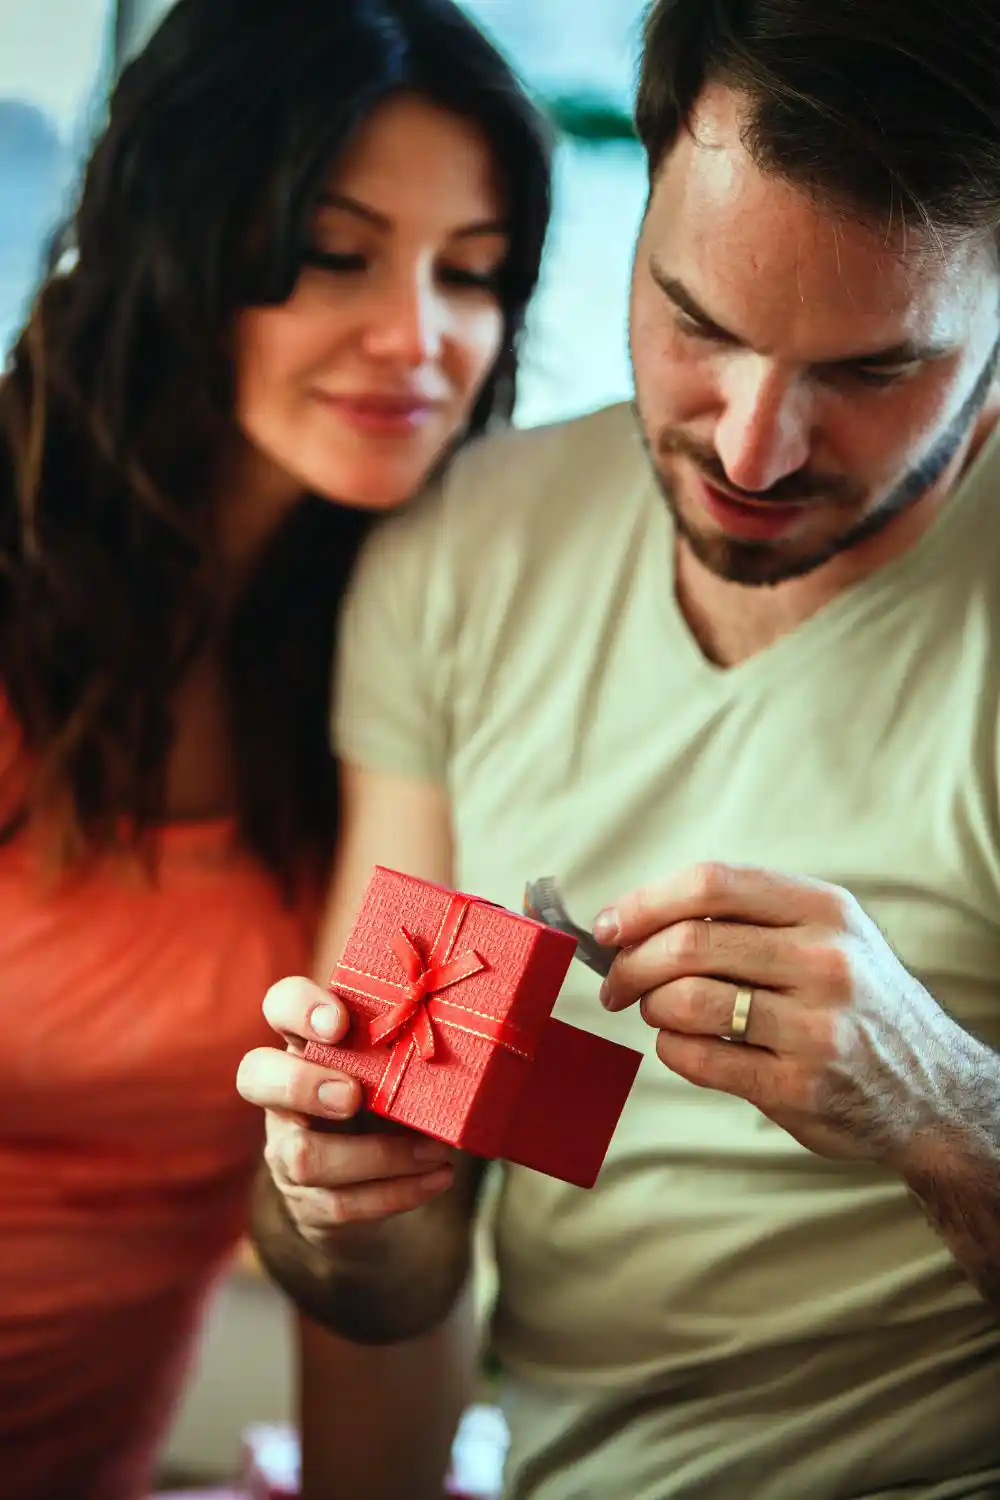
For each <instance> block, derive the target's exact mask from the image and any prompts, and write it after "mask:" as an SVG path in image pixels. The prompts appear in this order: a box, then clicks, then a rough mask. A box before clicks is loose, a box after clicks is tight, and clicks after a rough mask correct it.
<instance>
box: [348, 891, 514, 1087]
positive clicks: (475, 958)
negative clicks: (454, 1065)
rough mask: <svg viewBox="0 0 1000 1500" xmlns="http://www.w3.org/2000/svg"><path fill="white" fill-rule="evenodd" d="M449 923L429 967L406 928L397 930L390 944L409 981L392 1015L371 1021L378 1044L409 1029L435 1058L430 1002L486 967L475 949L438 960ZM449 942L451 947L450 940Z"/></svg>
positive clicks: (420, 1048)
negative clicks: (474, 951) (442, 961)
mask: <svg viewBox="0 0 1000 1500" xmlns="http://www.w3.org/2000/svg"><path fill="white" fill-rule="evenodd" d="M462 915H464V912H463V913H462ZM448 925H449V924H448V923H447V919H446V921H445V923H444V924H443V925H442V930H441V932H439V933H438V936H437V940H436V941H435V944H434V948H433V949H432V950H431V955H430V958H429V959H428V961H427V966H426V967H425V966H424V962H423V960H422V958H421V957H420V954H419V953H418V952H417V950H416V948H415V947H414V946H413V939H412V938H411V937H410V934H409V933H408V932H407V931H406V930H405V928H402V927H401V928H400V929H399V931H398V932H396V933H393V936H392V940H391V942H390V943H389V947H390V948H391V949H392V951H393V953H394V954H395V955H396V957H397V958H398V959H399V962H400V963H401V964H402V966H403V970H404V972H405V974H406V977H407V979H408V980H409V983H408V984H407V986H406V990H405V992H404V995H403V999H402V1000H401V1001H400V1003H399V1004H398V1005H394V1006H393V1008H392V1010H390V1011H389V1013H388V1015H385V1016H382V1017H381V1019H380V1020H377V1021H372V1022H371V1024H370V1026H369V1030H368V1035H369V1036H370V1037H371V1040H372V1042H373V1043H374V1044H375V1045H376V1046H377V1045H378V1044H379V1042H394V1041H396V1039H397V1038H398V1037H401V1036H402V1035H403V1033H404V1032H405V1031H406V1030H407V1029H409V1031H410V1032H411V1034H412V1036H413V1040H414V1042H415V1043H416V1046H417V1051H418V1052H419V1053H420V1056H421V1057H422V1058H423V1060H424V1062H433V1060H434V1026H433V1024H432V1022H431V1016H430V1011H429V1009H428V1002H429V1001H430V1000H431V998H432V997H433V996H434V995H437V994H439V993H440V992H441V990H447V989H450V988H451V986H452V985H453V984H460V983H461V981H462V980H463V979H469V978H471V976H472V975H473V974H479V973H481V972H482V971H483V969H485V968H486V965H485V964H484V963H483V961H482V959H481V958H480V957H479V954H478V953H473V952H472V951H471V950H470V951H469V952H468V953H462V954H460V955H459V957H458V958H453V959H450V960H449V961H448V962H447V963H440V962H439V961H437V960H438V955H437V952H436V949H437V948H439V947H440V946H441V937H442V934H443V933H446V932H447V927H448ZM448 946H449V947H450V942H449V943H448Z"/></svg>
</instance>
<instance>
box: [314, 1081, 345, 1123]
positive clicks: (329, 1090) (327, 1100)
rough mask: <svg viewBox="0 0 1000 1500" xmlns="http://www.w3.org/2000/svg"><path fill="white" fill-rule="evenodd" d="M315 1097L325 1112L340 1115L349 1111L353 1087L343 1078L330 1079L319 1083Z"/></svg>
mask: <svg viewBox="0 0 1000 1500" xmlns="http://www.w3.org/2000/svg"><path fill="white" fill-rule="evenodd" d="M316 1097H317V1099H318V1100H319V1102H320V1104H322V1106H323V1108H324V1109H325V1110H328V1111H329V1113H330V1114H332V1115H342V1114H343V1113H344V1111H345V1110H346V1109H350V1107H351V1104H352V1102H353V1099H354V1085H353V1084H350V1083H348V1082H347V1081H346V1080H345V1079H343V1078H331V1079H328V1080H327V1082H326V1083H321V1084H320V1086H319V1088H318V1089H317V1090H316Z"/></svg>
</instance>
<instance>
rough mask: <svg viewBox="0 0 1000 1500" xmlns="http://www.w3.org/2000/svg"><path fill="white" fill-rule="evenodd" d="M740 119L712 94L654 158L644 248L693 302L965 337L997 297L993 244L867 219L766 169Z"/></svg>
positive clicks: (763, 316) (758, 315) (726, 97)
mask: <svg viewBox="0 0 1000 1500" xmlns="http://www.w3.org/2000/svg"><path fill="white" fill-rule="evenodd" d="M709 106H711V107H709ZM744 118H745V116H744V115H743V114H742V113H741V110H740V108H739V105H738V102H737V101H736V100H734V96H733V95H732V93H731V91H722V93H721V94H719V93H718V91H711V92H710V93H709V94H708V95H707V104H706V106H705V107H704V108H702V109H700V110H699V111H698V112H697V113H696V115H695V117H694V119H693V121H692V128H691V130H690V132H683V133H682V135H681V137H680V138H679V139H678V141H677V143H676V145H675V146H674V148H673V150H672V151H671V152H670V153H669V154H668V156H667V157H666V158H665V160H664V162H663V164H662V166H661V169H660V172H659V174H658V176H657V179H656V182H655V183H654V186H653V190H652V194H651V199H650V205H649V217H648V222H647V233H646V245H647V247H648V250H649V251H650V252H651V253H652V254H654V255H655V256H656V257H657V259H658V261H659V262H660V263H661V264H662V265H663V266H664V268H665V269H666V270H667V273H668V274H669V275H670V276H675V277H678V278H679V279H681V280H683V281H684V282H685V284H687V283H688V282H689V281H690V280H691V279H692V278H693V279H694V281H695V282H696V283H697V285H696V286H693V287H691V290H693V291H694V293H695V296H696V297H698V300H699V301H701V300H702V299H703V298H704V297H706V296H707V297H709V298H713V297H714V298H716V299H718V300H719V301H721V302H722V303H723V304H724V305H723V306H721V307H719V308H717V309H713V312H714V314H715V316H716V317H718V318H719V320H720V321H722V320H723V319H724V317H725V316H729V317H730V318H731V317H732V316H733V314H734V313H735V314H737V315H738V316H743V315H744V313H745V314H746V315H749V316H750V317H752V318H755V319H759V320H760V321H761V323H762V324H763V325H764V326H766V325H767V324H769V323H770V322H771V320H772V319H773V318H774V317H775V316H776V315H781V316H782V317H783V318H784V319H787V318H788V317H789V316H790V315H792V316H793V321H796V322H800V323H801V322H802V321H803V320H804V319H806V318H808V317H809V316H810V315H812V316H814V317H817V318H819V319H821V320H822V321H824V322H827V321H828V322H830V323H831V324H833V325H836V324H837V323H846V324H847V325H849V326H851V328H852V332H853V333H854V334H855V335H857V334H858V333H859V332H861V331H862V329H863V328H864V327H865V325H868V326H869V332H870V333H871V334H872V335H873V336H877V335H879V334H880V333H882V332H883V331H884V332H887V333H888V332H893V331H899V332H905V333H906V334H908V335H914V336H916V335H919V336H920V337H921V338H922V339H926V340H928V341H931V340H933V341H942V340H943V341H947V340H950V339H955V338H961V336H962V328H963V326H964V325H965V324H966V323H967V322H968V320H969V318H970V317H971V316H973V315H975V313H976V312H977V311H978V309H979V308H980V307H981V305H982V301H983V296H984V294H986V293H988V292H989V290H990V287H991V286H992V289H993V295H994V296H995V295H996V284H997V280H998V277H997V270H996V259H995V254H994V253H993V252H992V250H991V248H990V247H987V246H986V245H985V243H984V242H983V241H982V240H973V239H972V238H967V239H965V240H962V241H954V240H953V241H948V240H942V239H941V238H940V237H936V236H934V235H933V234H932V233H931V232H929V231H916V230H914V229H912V228H910V227H909V226H905V225H903V224H901V223H896V224H892V223H889V222H887V223H886V224H885V225H882V226H877V225H871V224H867V223H864V222H861V221H860V220H858V219H855V218H851V217H848V216H847V215H845V214H844V213H842V212H840V211H839V210H838V209H836V208H834V207H832V206H829V205H826V204H824V203H822V202H820V201H819V200H818V199H817V198H815V197H813V196H811V195H810V194H808V193H807V192H806V191H804V190H803V189H801V188H799V187H797V186H795V185H793V184H791V183H789V182H787V181H785V180H783V179H782V178H780V177H777V176H775V175H774V174H772V173H764V172H762V171H761V170H760V169H759V168H758V167H757V166H756V164H755V163H754V162H753V160H752V159H751V157H750V156H749V154H748V152H747V151H746V149H745V147H744V145H743V142H742V126H743V120H744ZM744 304H746V306H745V308H744Z"/></svg>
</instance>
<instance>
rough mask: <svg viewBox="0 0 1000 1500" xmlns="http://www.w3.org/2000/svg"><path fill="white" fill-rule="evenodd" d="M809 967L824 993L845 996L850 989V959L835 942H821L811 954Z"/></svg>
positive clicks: (832, 995) (833, 996) (831, 995)
mask: <svg viewBox="0 0 1000 1500" xmlns="http://www.w3.org/2000/svg"><path fill="white" fill-rule="evenodd" d="M810 963H811V968H812V971H813V974H814V975H815V977H816V979H817V980H818V981H819V983H820V985H821V986H822V989H823V992H824V994H825V995H827V996H829V997H830V998H832V999H837V1000H839V999H843V998H846V997H847V995H848V994H849V993H850V989H851V960H850V957H849V955H848V954H847V952H846V951H845V950H844V949H843V948H842V947H841V946H840V945H839V944H837V943H823V944H821V945H820V946H819V947H817V948H814V949H813V950H812V954H811V960H810Z"/></svg>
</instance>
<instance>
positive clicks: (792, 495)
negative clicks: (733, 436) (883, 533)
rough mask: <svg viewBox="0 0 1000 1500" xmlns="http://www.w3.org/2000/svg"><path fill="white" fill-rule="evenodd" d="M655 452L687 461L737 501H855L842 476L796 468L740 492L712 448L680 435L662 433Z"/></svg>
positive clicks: (778, 502) (849, 486)
mask: <svg viewBox="0 0 1000 1500" xmlns="http://www.w3.org/2000/svg"><path fill="white" fill-rule="evenodd" d="M658 449H659V453H660V455H661V456H662V457H664V458H686V459H688V461H689V462H690V463H692V464H694V466H695V468H696V469H697V470H698V471H699V473H700V474H701V476H702V478H703V479H705V480H707V482H708V483H709V484H714V485H715V486H716V487H717V488H718V489H720V490H723V491H728V492H729V493H730V494H732V495H735V496H736V497H737V498H739V497H740V496H742V495H745V496H746V498H747V499H748V500H756V501H762V500H763V501H773V502H774V504H775V505H791V504H796V503H797V504H800V505H802V504H806V503H807V502H809V501H810V500H827V501H829V500H834V501H838V502H841V503H846V502H850V501H853V500H857V499H858V498H859V497H858V493H857V491H856V489H855V487H854V486H853V485H852V484H850V483H849V482H848V481H847V480H845V479H844V478H843V476H842V475H837V474H811V473H809V472H808V471H807V470H805V469H800V470H799V471H798V473H796V474H786V475H785V477H784V478H783V479H779V480H778V482H777V484H773V485H772V486H771V488H770V489H768V490H743V489H741V488H740V487H739V485H736V484H733V482H732V480H731V479H730V478H729V477H728V476H727V474H726V471H725V469H724V468H723V467H722V464H721V463H720V462H719V456H718V454H717V453H716V452H715V450H714V449H713V448H706V447H703V446H702V445H701V444H700V443H696V442H693V441H692V440H691V438H689V437H685V436H683V435H682V434H681V433H676V432H666V433H664V434H663V436H662V437H661V438H660V442H659V445H658Z"/></svg>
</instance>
